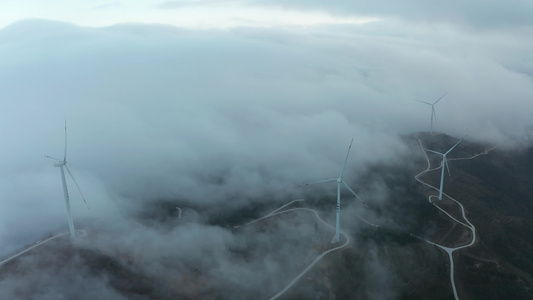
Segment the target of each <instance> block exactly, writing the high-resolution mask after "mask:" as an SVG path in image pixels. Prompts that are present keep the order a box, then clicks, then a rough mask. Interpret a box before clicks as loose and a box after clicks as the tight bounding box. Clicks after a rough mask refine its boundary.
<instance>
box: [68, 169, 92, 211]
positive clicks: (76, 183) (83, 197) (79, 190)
mask: <svg viewBox="0 0 533 300" xmlns="http://www.w3.org/2000/svg"><path fill="white" fill-rule="evenodd" d="M65 169H67V172H68V174H69V175H70V178H72V181H74V184H75V185H76V187H77V188H78V192H80V195H81V198H82V199H83V202H85V205H86V206H87V209H88V210H91V209H90V208H89V204H87V201H85V196H83V193H82V192H81V189H80V186H79V185H78V182H76V179H74V176H72V173H71V172H70V170H69V168H68V167H67V165H65Z"/></svg>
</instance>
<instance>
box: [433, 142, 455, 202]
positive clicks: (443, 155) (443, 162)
mask: <svg viewBox="0 0 533 300" xmlns="http://www.w3.org/2000/svg"><path fill="white" fill-rule="evenodd" d="M464 139H465V138H462V139H461V140H460V141H458V142H457V143H456V144H455V145H453V147H451V148H450V150H448V151H446V152H444V153H440V152H437V151H433V150H429V149H426V150H427V151H429V152H433V153H435V154H439V155H442V172H441V174H440V189H439V200H442V188H443V186H444V168H446V169H448V175H450V177H451V176H452V175H451V173H450V168H449V167H448V160H447V159H446V155H447V154H448V153H450V152H452V150H453V148H455V147H456V146H457V145H459V143H460V142H462V141H463V140H464Z"/></svg>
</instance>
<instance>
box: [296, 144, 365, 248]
mask: <svg viewBox="0 0 533 300" xmlns="http://www.w3.org/2000/svg"><path fill="white" fill-rule="evenodd" d="M352 143H353V139H352V141H351V142H350V147H348V153H346V158H345V159H344V165H343V166H342V171H341V174H340V175H339V177H338V178H334V179H326V180H320V181H315V182H311V183H306V184H305V185H312V184H317V183H325V182H333V181H336V182H337V215H336V220H335V236H334V237H333V239H332V240H331V242H332V243H337V242H339V234H340V214H341V183H342V184H343V185H344V186H345V187H346V188H347V189H348V190H349V191H350V192H352V194H354V195H355V197H357V198H358V199H359V200H360V201H361V202H362V203H363V204H364V205H365V206H366V203H365V202H364V201H362V200H361V198H359V196H357V194H356V193H355V192H354V191H353V190H352V189H351V188H350V187H349V186H348V185H347V184H346V182H344V181H343V180H342V175H343V174H344V170H345V169H346V162H347V161H348V155H349V154H350V149H351V148H352Z"/></svg>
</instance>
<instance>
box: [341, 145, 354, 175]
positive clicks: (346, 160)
mask: <svg viewBox="0 0 533 300" xmlns="http://www.w3.org/2000/svg"><path fill="white" fill-rule="evenodd" d="M352 143H353V138H352V141H351V142H350V147H348V152H347V153H346V158H345V159H344V166H342V171H341V175H340V176H339V178H342V175H343V174H344V170H345V169H346V162H348V155H349V154H350V149H352Z"/></svg>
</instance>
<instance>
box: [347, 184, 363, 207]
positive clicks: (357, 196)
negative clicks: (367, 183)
mask: <svg viewBox="0 0 533 300" xmlns="http://www.w3.org/2000/svg"><path fill="white" fill-rule="evenodd" d="M341 182H342V184H344V186H345V187H346V188H347V189H348V190H349V191H350V192H352V194H354V196H355V197H356V198H357V199H359V201H361V203H363V204H364V205H365V206H367V205H366V203H365V202H364V201H363V200H362V199H361V197H359V195H357V194H356V193H355V192H354V191H353V190H352V189H351V188H350V187H349V186H348V185H347V184H346V182H344V181H343V180H341Z"/></svg>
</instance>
